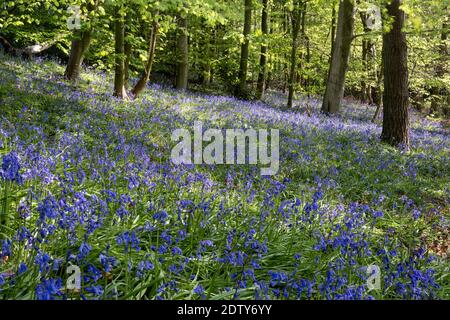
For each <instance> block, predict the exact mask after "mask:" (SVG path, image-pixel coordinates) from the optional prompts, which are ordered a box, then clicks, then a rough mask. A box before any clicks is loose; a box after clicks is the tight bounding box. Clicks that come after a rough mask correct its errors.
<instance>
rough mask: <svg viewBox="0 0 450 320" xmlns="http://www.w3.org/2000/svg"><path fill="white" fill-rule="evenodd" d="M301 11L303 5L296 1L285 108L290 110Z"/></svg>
mask: <svg viewBox="0 0 450 320" xmlns="http://www.w3.org/2000/svg"><path fill="white" fill-rule="evenodd" d="M302 10H303V3H302V2H301V1H296V2H295V3H294V11H293V12H292V19H291V20H292V47H291V65H290V70H289V80H288V81H289V83H288V86H289V92H288V102H287V108H288V109H290V108H292V104H293V101H294V89H295V82H296V81H295V80H296V79H295V78H296V77H295V76H296V73H295V69H296V66H297V48H298V34H299V32H300V24H301V16H302Z"/></svg>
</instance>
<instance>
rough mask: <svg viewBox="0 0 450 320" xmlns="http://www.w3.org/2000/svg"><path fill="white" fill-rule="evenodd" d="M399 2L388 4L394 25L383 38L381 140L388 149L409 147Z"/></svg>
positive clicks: (405, 49) (405, 51) (405, 55)
mask: <svg viewBox="0 0 450 320" xmlns="http://www.w3.org/2000/svg"><path fill="white" fill-rule="evenodd" d="M402 2H403V1H402V0H392V2H391V3H390V4H388V5H387V14H388V15H389V16H391V17H392V18H393V19H394V21H393V24H392V26H390V31H389V32H388V33H385V34H383V65H384V98H383V100H384V114H383V131H382V134H381V140H382V141H383V142H386V143H388V144H390V145H392V146H401V147H402V148H405V149H408V147H409V116H408V46H407V42H406V35H405V33H404V32H403V31H402V29H403V25H404V23H405V13H404V12H403V10H402V9H401V5H402Z"/></svg>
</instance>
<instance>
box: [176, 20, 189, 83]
mask: <svg viewBox="0 0 450 320" xmlns="http://www.w3.org/2000/svg"><path fill="white" fill-rule="evenodd" d="M177 48H178V50H177V51H178V63H177V77H176V81H175V88H177V89H180V90H186V89H187V86H188V75H189V73H188V72H189V44H188V20H187V17H182V16H181V15H180V16H179V17H178V40H177Z"/></svg>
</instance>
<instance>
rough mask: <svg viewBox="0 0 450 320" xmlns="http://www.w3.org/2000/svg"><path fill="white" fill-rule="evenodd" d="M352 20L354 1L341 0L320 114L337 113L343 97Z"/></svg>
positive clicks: (351, 35)
mask: <svg viewBox="0 0 450 320" xmlns="http://www.w3.org/2000/svg"><path fill="white" fill-rule="evenodd" d="M354 20H355V4H354V0H341V1H340V4H339V17H338V26H337V33H336V39H335V41H334V49H333V56H332V60H331V65H330V69H329V72H328V81H327V87H326V90H325V95H324V99H323V104H322V112H324V113H327V114H330V113H337V112H339V108H340V105H341V100H342V98H343V97H344V86H345V75H346V72H347V68H348V60H349V57H350V49H351V43H352V40H353V29H354Z"/></svg>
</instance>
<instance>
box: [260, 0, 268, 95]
mask: <svg viewBox="0 0 450 320" xmlns="http://www.w3.org/2000/svg"><path fill="white" fill-rule="evenodd" d="M262 4H263V9H262V15H261V31H262V34H263V37H264V40H263V41H265V39H266V38H267V34H268V31H269V26H268V9H269V8H268V0H263V3H262ZM266 79H267V44H266V43H263V44H262V45H261V56H260V58H259V74H258V86H257V98H258V99H260V100H261V99H262V98H263V97H264V92H265V90H266Z"/></svg>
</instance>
